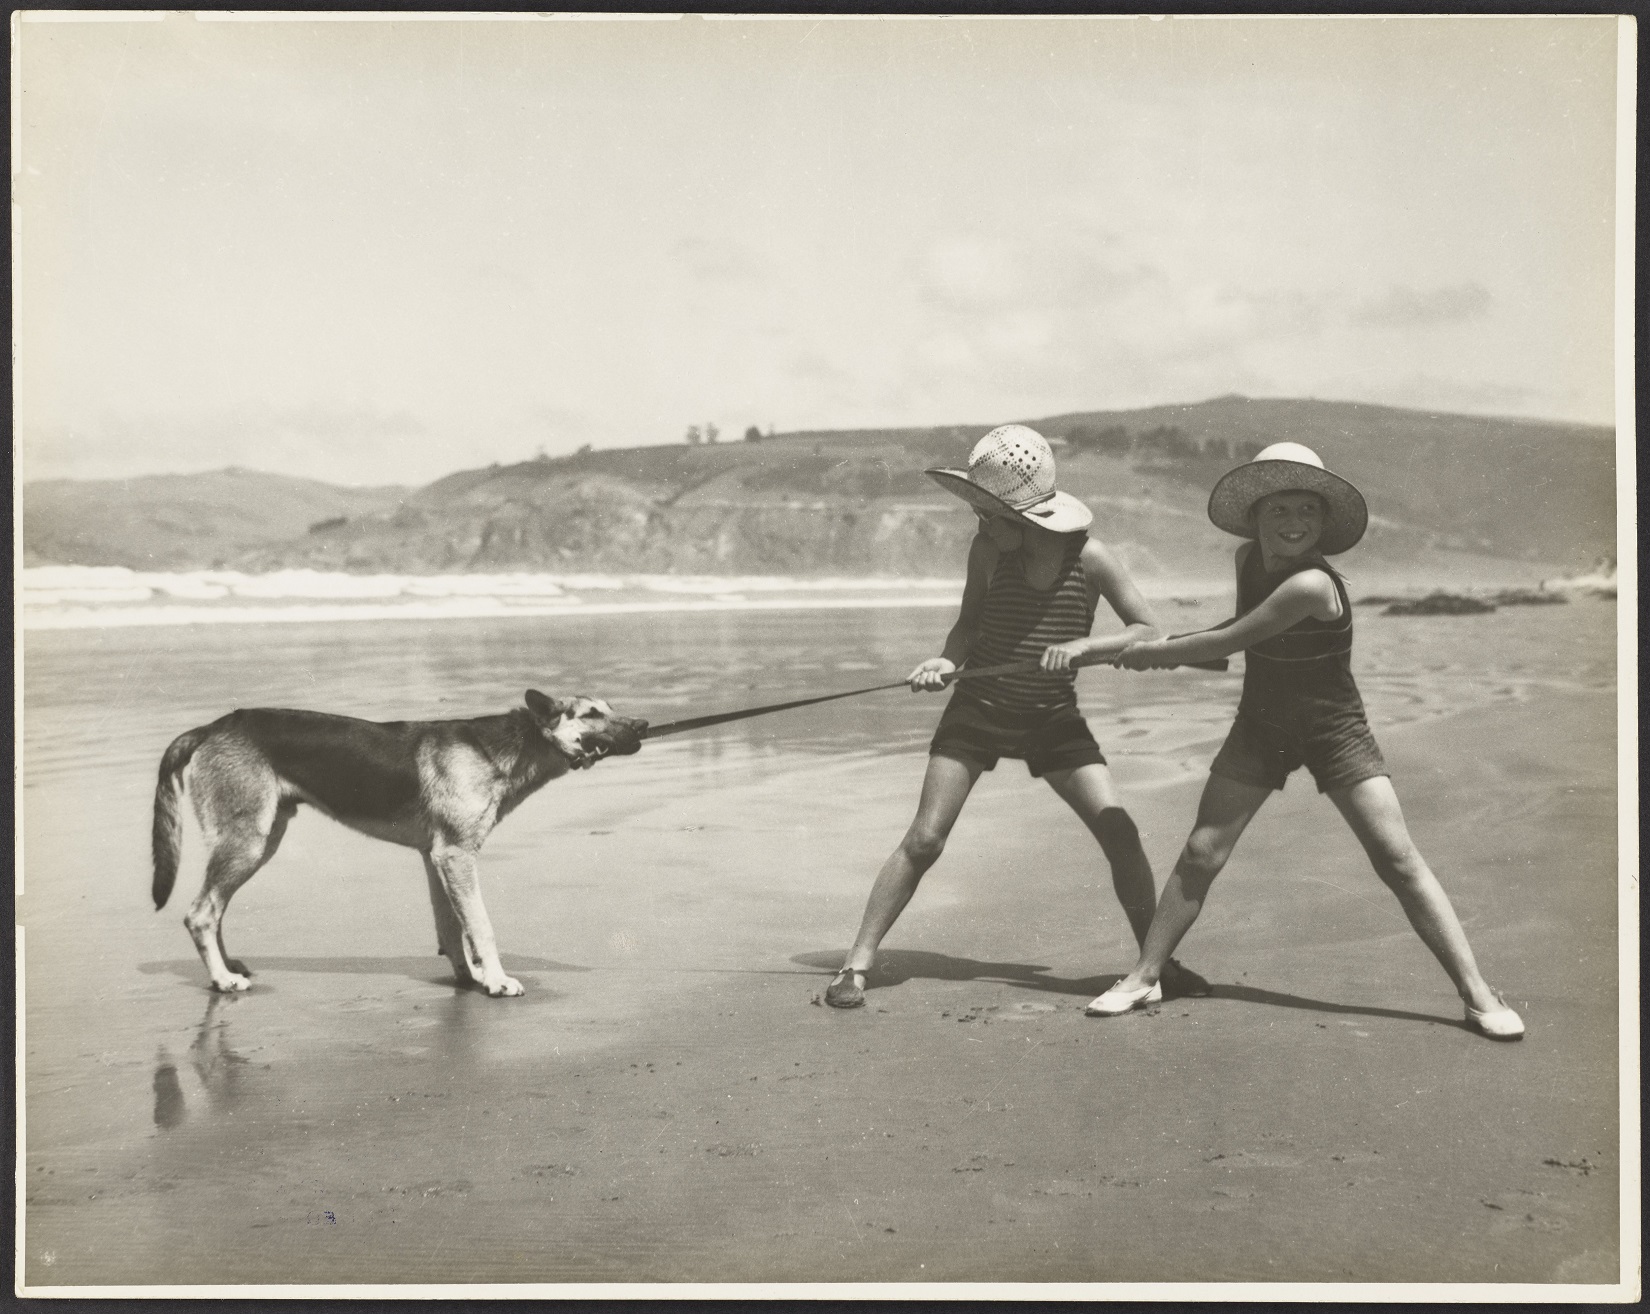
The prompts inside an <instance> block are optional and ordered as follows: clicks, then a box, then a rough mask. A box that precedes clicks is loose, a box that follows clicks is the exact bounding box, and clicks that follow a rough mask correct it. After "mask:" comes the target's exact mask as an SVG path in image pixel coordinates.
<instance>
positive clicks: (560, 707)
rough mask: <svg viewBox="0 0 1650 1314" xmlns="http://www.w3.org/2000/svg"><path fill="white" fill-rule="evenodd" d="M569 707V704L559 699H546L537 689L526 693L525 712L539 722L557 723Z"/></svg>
mask: <svg viewBox="0 0 1650 1314" xmlns="http://www.w3.org/2000/svg"><path fill="white" fill-rule="evenodd" d="M571 706H572V704H571V703H565V702H563V701H562V700H561V699H559V698H548V697H546V696H545V695H544V694H541V693H540V692H539V691H538V690H537V689H529V690H528V691H527V710H528V711H529V712H531V713H532V714H533V715H534V716H535V717H537V718H538V719H539V720H540V721H544V722H547V723H548V722H552V721H559V720H561V718H562V717H563V716H564V715H565V714H566V712H567V709H568V708H569V707H571Z"/></svg>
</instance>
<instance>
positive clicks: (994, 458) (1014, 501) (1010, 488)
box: [927, 424, 1094, 534]
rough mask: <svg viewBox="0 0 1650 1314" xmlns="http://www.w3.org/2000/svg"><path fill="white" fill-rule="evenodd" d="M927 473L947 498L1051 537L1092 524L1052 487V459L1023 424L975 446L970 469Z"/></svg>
mask: <svg viewBox="0 0 1650 1314" xmlns="http://www.w3.org/2000/svg"><path fill="white" fill-rule="evenodd" d="M927 473H928V477H929V478H930V479H932V480H933V481H934V482H935V483H937V484H938V485H939V486H940V487H941V488H943V489H945V491H946V492H948V493H955V494H956V495H957V496H958V497H960V498H962V500H963V501H965V502H967V503H969V504H970V505H972V506H976V507H978V508H979V509H980V510H982V511H984V512H986V513H988V514H990V515H1000V516H1007V517H1009V518H1010V519H1011V520H1019V521H1021V522H1022V523H1024V524H1028V525H1037V526H1039V527H1041V528H1043V529H1046V530H1049V531H1050V532H1051V533H1055V534H1072V533H1076V532H1077V531H1078V530H1083V529H1087V528H1088V527H1089V526H1090V525H1091V524H1093V523H1094V512H1092V511H1090V510H1089V509H1088V507H1086V506H1084V505H1083V503H1081V502H1079V501H1078V500H1077V499H1076V498H1075V497H1073V496H1072V495H1071V494H1070V493H1062V492H1060V491H1059V490H1058V489H1056V488H1055V487H1054V453H1053V452H1052V451H1050V450H1049V445H1048V442H1047V440H1045V439H1044V437H1043V435H1042V434H1040V433H1038V432H1037V431H1036V430H1035V429H1031V428H1027V427H1026V426H1025V425H1023V424H1004V425H999V426H998V427H997V428H995V429H993V430H992V431H991V432H990V433H988V434H986V436H985V437H984V438H982V439H980V441H979V442H977V443H975V444H974V450H973V451H972V452H970V453H969V456H968V469H966V470H954V469H951V468H950V467H948V466H939V467H937V468H935V469H933V470H929V471H928V472H927Z"/></svg>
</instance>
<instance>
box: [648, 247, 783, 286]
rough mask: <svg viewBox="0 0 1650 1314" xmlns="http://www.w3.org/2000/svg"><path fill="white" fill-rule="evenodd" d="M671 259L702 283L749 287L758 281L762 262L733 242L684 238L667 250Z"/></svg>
mask: <svg viewBox="0 0 1650 1314" xmlns="http://www.w3.org/2000/svg"><path fill="white" fill-rule="evenodd" d="M670 254H671V257H672V258H673V259H674V260H676V261H677V262H678V263H679V264H681V265H682V266H683V267H684V268H685V269H686V270H687V271H688V273H690V274H692V275H693V277H695V278H697V279H701V280H702V281H704V282H706V283H750V282H755V281H757V280H759V279H760V278H761V277H762V273H763V270H762V262H761V261H760V260H759V259H758V258H757V257H756V255H755V254H754V253H752V252H751V251H749V250H747V249H746V248H745V247H743V246H740V245H738V244H737V243H734V242H728V241H711V240H710V239H708V238H703V237H684V238H682V239H681V240H680V241H678V242H676V243H675V244H674V245H673V246H672V247H671V248H670Z"/></svg>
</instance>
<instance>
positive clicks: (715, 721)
mask: <svg viewBox="0 0 1650 1314" xmlns="http://www.w3.org/2000/svg"><path fill="white" fill-rule="evenodd" d="M1186 664H1187V665H1188V666H1195V667H1197V668H1198V669H1199V670H1203V671H1224V670H1225V669H1226V666H1227V662H1226V659H1225V658H1224V657H1220V658H1217V659H1216V660H1214V661H1212V662H1188V663H1186ZM1040 666H1041V663H1039V662H1037V661H1035V660H1028V661H1023V662H1006V663H1004V664H1003V665H1001V666H979V667H973V668H969V667H964V668H963V669H962V670H960V671H949V672H947V673H946V674H945V675H944V676H943V677H942V678H943V680H944V682H945V683H946V684H948V685H950V684H955V683H956V682H957V681H958V680H977V679H980V678H981V677H983V676H987V675H1021V674H1026V673H1029V672H1031V671H1035V670H1038V669H1039V668H1040ZM905 688H909V685H908V683H907V682H906V681H904V680H895V681H893V682H892V683H891V684H873V685H870V686H869V687H868V688H864V689H849V690H847V691H846V692H844V693H832V694H819V695H817V696H815V697H813V698H794V699H792V700H791V701H790V702H788V703H767V704H764V705H763V706H761V707H743V708H740V709H739V710H738V711H737V712H714V713H712V714H711V715H709V716H691V717H688V718H687V719H686V720H685V721H667V722H666V723H665V724H664V725H650V726H649V727H648V728H647V730H646V732H645V733H644V734H643V735H642V738H643V739H659V738H662V737H663V736H665V735H677V734H681V733H682V731H684V730H703V729H704V728H705V727H706V726H711V725H722V724H724V723H725V722H728V721H743V720H745V718H747V717H751V716H766V715H767V714H768V713H769V712H785V711H789V710H790V709H791V708H793V707H811V706H813V705H814V704H815V703H830V702H835V701H836V700H837V699H838V698H858V697H859V696H860V695H861V694H868V693H882V692H883V691H884V690H887V689H905Z"/></svg>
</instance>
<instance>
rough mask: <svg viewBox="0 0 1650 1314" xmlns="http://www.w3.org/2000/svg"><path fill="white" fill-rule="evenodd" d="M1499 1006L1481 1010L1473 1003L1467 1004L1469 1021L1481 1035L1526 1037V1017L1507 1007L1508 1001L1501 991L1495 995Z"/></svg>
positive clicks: (1512, 1038)
mask: <svg viewBox="0 0 1650 1314" xmlns="http://www.w3.org/2000/svg"><path fill="white" fill-rule="evenodd" d="M1495 1002H1496V1003H1497V1004H1499V1005H1500V1007H1499V1008H1486V1009H1485V1010H1484V1011H1483V1012H1479V1011H1478V1010H1477V1009H1476V1008H1474V1007H1473V1006H1472V1005H1471V1004H1468V1005H1467V1022H1468V1024H1469V1025H1471V1026H1472V1027H1474V1028H1475V1029H1476V1030H1477V1031H1478V1033H1479V1035H1482V1036H1488V1037H1489V1038H1490V1039H1491V1040H1522V1039H1524V1019H1523V1018H1521V1017H1519V1016H1518V1014H1517V1013H1515V1012H1514V1011H1513V1010H1512V1009H1510V1008H1508V1007H1507V1001H1506V1000H1505V999H1503V998H1502V997H1501V995H1500V993H1499V992H1497V994H1496V996H1495Z"/></svg>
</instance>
